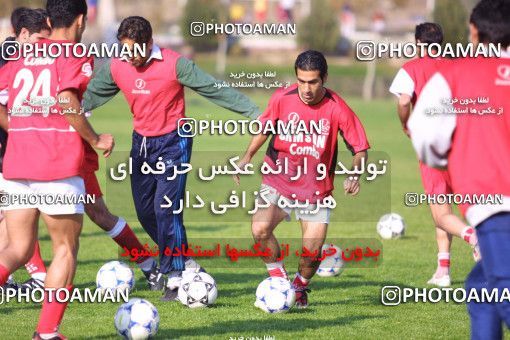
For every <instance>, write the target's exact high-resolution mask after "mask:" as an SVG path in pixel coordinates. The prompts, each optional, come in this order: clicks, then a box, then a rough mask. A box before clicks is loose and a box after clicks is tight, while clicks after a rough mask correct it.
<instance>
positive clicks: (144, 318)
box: [114, 298, 159, 340]
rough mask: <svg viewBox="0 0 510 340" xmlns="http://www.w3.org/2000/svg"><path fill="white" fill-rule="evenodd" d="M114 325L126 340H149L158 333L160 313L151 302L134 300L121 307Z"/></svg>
mask: <svg viewBox="0 0 510 340" xmlns="http://www.w3.org/2000/svg"><path fill="white" fill-rule="evenodd" d="M114 323H115V329H116V330H117V333H119V335H120V336H122V337H123V338H124V339H135V340H140V339H148V338H149V337H153V336H154V335H156V333H157V332H158V327H159V313H158V310H157V309H156V307H154V305H153V304H152V303H150V302H149V301H147V300H143V299H139V298H134V299H130V300H129V301H128V302H126V303H124V304H123V305H122V306H120V307H119V309H118V310H117V313H116V314H115V321H114Z"/></svg>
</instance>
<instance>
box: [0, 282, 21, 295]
mask: <svg viewBox="0 0 510 340" xmlns="http://www.w3.org/2000/svg"><path fill="white" fill-rule="evenodd" d="M10 290H12V291H14V293H16V292H17V291H18V290H19V286H18V284H17V283H16V282H15V281H14V280H8V281H7V282H6V283H5V284H4V285H3V286H1V287H0V295H1V294H5V293H6V292H7V291H10Z"/></svg>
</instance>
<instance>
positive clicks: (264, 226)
mask: <svg viewBox="0 0 510 340" xmlns="http://www.w3.org/2000/svg"><path fill="white" fill-rule="evenodd" d="M251 232H252V234H253V237H255V238H256V239H257V240H266V239H268V238H270V237H271V235H272V234H273V231H272V228H271V225H270V224H269V223H268V222H253V223H252V225H251Z"/></svg>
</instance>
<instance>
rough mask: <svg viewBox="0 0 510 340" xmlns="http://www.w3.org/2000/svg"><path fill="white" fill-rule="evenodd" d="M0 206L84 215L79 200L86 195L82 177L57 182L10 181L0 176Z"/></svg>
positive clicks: (46, 212)
mask: <svg viewBox="0 0 510 340" xmlns="http://www.w3.org/2000/svg"><path fill="white" fill-rule="evenodd" d="M0 191H2V194H1V195H0V206H1V208H2V209H3V210H17V209H38V210H39V211H40V212H42V213H44V214H46V215H73V214H83V212H84V206H83V203H82V202H79V201H80V200H79V199H78V197H80V196H81V197H83V196H84V195H85V184H84V183H83V179H82V178H81V177H79V176H74V177H69V178H64V179H60V180H54V181H32V180H8V179H4V178H3V176H2V174H0Z"/></svg>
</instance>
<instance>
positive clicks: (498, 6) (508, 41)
mask: <svg viewBox="0 0 510 340" xmlns="http://www.w3.org/2000/svg"><path fill="white" fill-rule="evenodd" d="M469 22H470V23H471V24H473V25H474V26H475V27H476V28H477V29H478V39H479V40H480V42H481V43H493V44H501V46H502V47H507V46H509V45H510V1H508V0H482V1H480V2H479V3H478V4H477V5H476V6H475V8H474V9H473V11H472V12H471V17H470V19H469Z"/></svg>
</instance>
